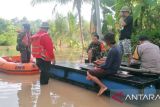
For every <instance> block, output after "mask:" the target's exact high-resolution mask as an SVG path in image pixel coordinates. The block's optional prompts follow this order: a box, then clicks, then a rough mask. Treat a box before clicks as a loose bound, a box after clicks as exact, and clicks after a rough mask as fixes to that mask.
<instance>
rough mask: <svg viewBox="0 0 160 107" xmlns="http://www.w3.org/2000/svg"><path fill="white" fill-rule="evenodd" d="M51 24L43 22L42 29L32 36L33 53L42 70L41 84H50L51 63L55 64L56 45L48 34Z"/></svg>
mask: <svg viewBox="0 0 160 107" xmlns="http://www.w3.org/2000/svg"><path fill="white" fill-rule="evenodd" d="M48 29H49V24H48V23H47V22H43V23H42V25H41V28H40V30H39V31H38V32H37V33H36V34H35V35H33V36H32V38H31V40H32V55H33V57H35V58H36V64H37V66H38V67H39V69H40V70H41V74H40V84H41V85H45V84H48V81H49V70H50V66H51V63H52V64H55V56H54V46H53V42H52V40H51V37H50V36H49V34H48Z"/></svg>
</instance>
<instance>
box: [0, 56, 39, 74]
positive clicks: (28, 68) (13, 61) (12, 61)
mask: <svg viewBox="0 0 160 107" xmlns="http://www.w3.org/2000/svg"><path fill="white" fill-rule="evenodd" d="M0 72H5V73H7V74H20V75H32V74H38V73H39V69H38V67H37V66H36V64H35V63H34V62H33V61H32V60H31V61H30V63H21V62H20V56H7V57H0Z"/></svg>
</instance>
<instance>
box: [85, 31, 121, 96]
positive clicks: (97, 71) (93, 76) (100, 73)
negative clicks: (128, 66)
mask: <svg viewBox="0 0 160 107" xmlns="http://www.w3.org/2000/svg"><path fill="white" fill-rule="evenodd" d="M104 41H105V42H106V43H107V45H108V46H109V47H110V49H109V52H108V55H107V59H106V61H105V63H104V64H103V65H100V66H99V67H95V68H94V69H92V70H88V71H87V79H88V80H91V81H93V82H95V83H97V84H98V85H99V87H100V90H99V92H98V94H97V95H98V96H100V95H102V94H103V93H104V92H105V91H106V90H107V86H105V85H104V84H103V83H102V82H101V81H100V80H99V78H104V77H106V76H107V75H113V74H115V73H117V71H118V69H119V67H120V64H121V54H120V49H119V48H118V46H116V45H115V43H116V42H115V37H114V34H113V33H108V34H107V35H106V36H105V37H104Z"/></svg>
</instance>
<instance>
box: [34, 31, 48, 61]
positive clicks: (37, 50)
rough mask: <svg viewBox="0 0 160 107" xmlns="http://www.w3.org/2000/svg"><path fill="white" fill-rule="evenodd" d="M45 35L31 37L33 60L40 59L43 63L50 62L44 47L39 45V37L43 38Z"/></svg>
mask: <svg viewBox="0 0 160 107" xmlns="http://www.w3.org/2000/svg"><path fill="white" fill-rule="evenodd" d="M46 34H47V33H43V34H41V35H33V36H32V55H33V57H35V58H42V59H43V60H45V61H50V60H51V59H50V58H49V55H48V53H47V51H46V50H45V49H44V47H43V46H42V45H41V43H40V42H41V37H42V36H45V35H46Z"/></svg>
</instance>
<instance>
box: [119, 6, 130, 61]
mask: <svg viewBox="0 0 160 107" xmlns="http://www.w3.org/2000/svg"><path fill="white" fill-rule="evenodd" d="M120 12H121V13H120V15H121V18H120V25H121V31H120V38H119V39H120V41H119V45H120V47H121V50H122V54H124V55H127V56H128V64H130V61H131V57H132V56H131V40H130V39H131V35H132V29H133V17H132V16H130V9H129V8H128V7H127V6H124V7H122V9H121V10H120Z"/></svg>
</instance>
